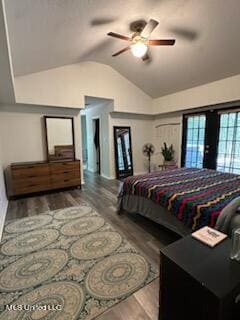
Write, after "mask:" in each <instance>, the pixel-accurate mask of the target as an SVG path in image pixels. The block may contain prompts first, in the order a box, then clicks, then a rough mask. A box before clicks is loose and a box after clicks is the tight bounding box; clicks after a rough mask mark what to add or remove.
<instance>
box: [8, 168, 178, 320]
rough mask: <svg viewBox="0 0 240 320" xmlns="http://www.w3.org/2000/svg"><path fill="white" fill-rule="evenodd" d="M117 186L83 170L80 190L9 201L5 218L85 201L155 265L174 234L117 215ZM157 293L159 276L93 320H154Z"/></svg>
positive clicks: (135, 217)
mask: <svg viewBox="0 0 240 320" xmlns="http://www.w3.org/2000/svg"><path fill="white" fill-rule="evenodd" d="M118 188H119V182H118V181H117V180H107V179H104V178H102V177H99V176H97V175H94V174H91V173H85V184H84V185H83V187H82V190H78V189H75V190H68V191H63V192H56V193H51V194H46V195H41V196H35V197H28V198H23V199H18V200H11V201H10V202H9V208H8V212H7V220H9V219H16V218H23V217H27V216H31V215H37V214H40V213H43V212H45V211H48V210H55V209H61V208H66V207H70V206H76V205H81V204H85V203H86V202H87V203H89V204H90V205H91V206H92V207H93V208H95V210H96V211H98V212H99V213H100V214H101V215H102V216H103V217H104V218H105V220H106V221H108V222H109V223H111V224H112V226H113V227H114V228H115V229H116V230H118V231H119V232H120V233H121V234H122V235H123V236H125V237H126V238H127V239H128V241H130V242H131V243H132V244H134V245H135V247H137V248H138V249H139V250H140V251H141V252H142V253H143V254H144V255H145V257H146V258H147V259H148V260H149V261H151V262H152V263H154V264H155V265H156V266H157V267H158V266H159V249H160V248H162V247H164V246H166V245H168V244H170V243H171V242H173V241H175V240H177V239H178V236H177V235H175V234H173V233H171V232H170V231H168V230H165V229H164V228H162V227H161V226H159V225H157V224H155V223H153V222H151V221H150V220H148V219H145V218H144V217H141V216H139V215H132V214H123V215H117V214H116V199H117V197H116V196H117V192H118ZM158 292H159V279H156V280H154V281H153V282H151V283H150V284H148V285H147V286H145V287H144V288H142V289H140V290H139V291H137V292H136V293H135V294H133V295H131V296H130V297H129V298H127V299H125V300H124V301H122V302H121V303H119V304H117V305H116V306H114V307H113V308H111V309H109V310H108V311H106V312H105V313H103V314H102V315H100V316H99V317H97V320H157V319H158Z"/></svg>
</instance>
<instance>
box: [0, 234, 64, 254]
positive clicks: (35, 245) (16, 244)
mask: <svg viewBox="0 0 240 320" xmlns="http://www.w3.org/2000/svg"><path fill="white" fill-rule="evenodd" d="M58 236H59V232H58V231H57V230H55V229H43V230H35V231H30V232H27V233H24V234H21V235H20V236H16V237H15V238H13V239H11V240H9V241H8V242H6V243H5V244H3V245H2V247H1V252H2V253H3V254H5V255H9V256H14V255H22V254H27V253H31V252H33V251H37V250H39V249H42V248H44V247H46V246H47V245H49V244H50V243H52V242H53V241H55V240H56V239H57V238H58Z"/></svg>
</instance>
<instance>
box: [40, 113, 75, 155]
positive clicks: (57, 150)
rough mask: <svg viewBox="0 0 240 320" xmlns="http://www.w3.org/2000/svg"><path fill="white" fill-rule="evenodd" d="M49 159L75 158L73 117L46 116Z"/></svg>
mask: <svg viewBox="0 0 240 320" xmlns="http://www.w3.org/2000/svg"><path fill="white" fill-rule="evenodd" d="M44 124H45V132H46V149H47V159H48V161H62V160H75V142H74V125H73V118H72V117H55V116H45V117H44Z"/></svg>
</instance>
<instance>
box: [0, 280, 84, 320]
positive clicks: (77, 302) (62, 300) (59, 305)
mask: <svg viewBox="0 0 240 320" xmlns="http://www.w3.org/2000/svg"><path fill="white" fill-rule="evenodd" d="M84 301H85V295H84V292H83V290H82V288H81V286H79V285H78V284H75V283H73V282H69V281H59V282H55V283H51V284H48V285H45V286H42V287H38V288H37V289H35V290H33V291H31V292H29V293H27V294H25V295H23V296H22V297H21V298H20V299H18V300H17V301H15V302H14V305H18V306H21V305H25V306H41V307H42V310H40V309H41V308H35V310H22V311H21V310H16V311H10V312H9V311H5V312H3V313H2V315H1V316H0V319H1V320H40V319H41V320H74V319H77V316H78V314H79V312H80V311H81V309H82V307H83V305H84ZM48 306H49V307H50V308H51V309H50V308H48ZM49 309H50V310H49ZM54 309H55V310H54Z"/></svg>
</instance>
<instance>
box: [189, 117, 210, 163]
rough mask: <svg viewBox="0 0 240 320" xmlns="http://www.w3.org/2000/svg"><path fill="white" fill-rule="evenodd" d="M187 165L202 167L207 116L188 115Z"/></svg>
mask: <svg viewBox="0 0 240 320" xmlns="http://www.w3.org/2000/svg"><path fill="white" fill-rule="evenodd" d="M186 129H187V132H186V149H185V167H187V168H202V167H203V160H204V149H205V129H206V116H205V115H204V114H201V115H194V116H189V117H187V128H186Z"/></svg>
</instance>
